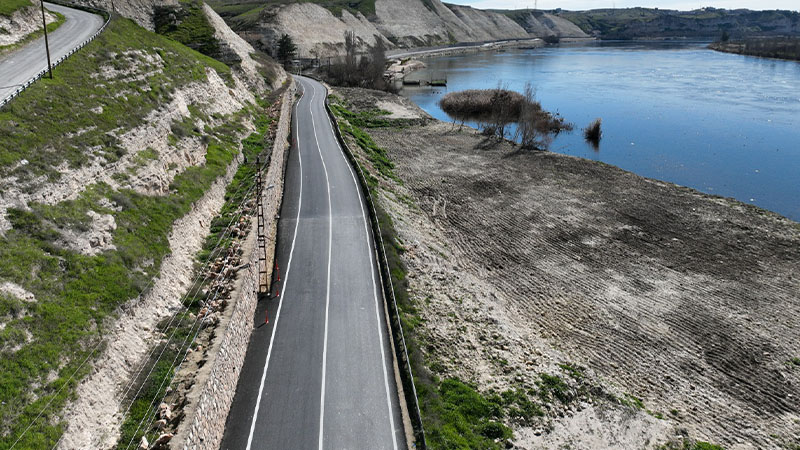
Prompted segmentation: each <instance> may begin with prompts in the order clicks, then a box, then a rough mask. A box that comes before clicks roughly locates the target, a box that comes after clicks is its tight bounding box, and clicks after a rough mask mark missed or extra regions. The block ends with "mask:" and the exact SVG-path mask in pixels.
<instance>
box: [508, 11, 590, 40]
mask: <svg viewBox="0 0 800 450" xmlns="http://www.w3.org/2000/svg"><path fill="white" fill-rule="evenodd" d="M509 16H511V17H513V18H514V20H515V21H516V22H517V23H518V24H519V25H520V26H522V28H524V29H525V31H527V32H528V33H529V34H531V35H534V36H538V37H547V36H555V37H559V38H586V37H589V35H587V34H586V33H585V32H584V31H583V30H581V29H580V27H579V26H577V25H575V24H574V23H572V22H570V21H569V20H567V19H564V18H563V17H558V16H554V15H552V14H548V13H546V12H542V11H525V12H521V11H520V12H517V11H515V12H511V13H509Z"/></svg>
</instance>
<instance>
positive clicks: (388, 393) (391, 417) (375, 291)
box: [320, 120, 397, 450]
mask: <svg viewBox="0 0 800 450" xmlns="http://www.w3.org/2000/svg"><path fill="white" fill-rule="evenodd" d="M328 125H329V126H330V128H331V133H332V134H333V137H334V141H336V146H337V147H338V148H339V154H340V155H341V156H342V159H343V160H344V164H345V165H346V166H347V169H348V170H349V171H350V176H351V177H352V178H353V184H354V185H355V188H356V192H358V193H359V195H358V203H359V205H360V206H361V217H362V218H363V219H364V232H365V233H366V238H367V239H366V243H367V257H368V259H369V267H370V274H371V275H372V293H373V296H374V298H375V318H376V319H377V324H378V337H379V338H380V339H379V341H378V342H380V348H381V363H382V364H383V383H384V386H385V387H386V404H387V406H388V407H389V423H390V426H391V430H392V447H393V448H394V450H397V437H396V436H395V428H394V414H393V412H392V397H391V389H389V377H388V374H387V370H386V353H385V351H384V349H383V343H384V340H383V327H382V326H381V315H380V307H379V305H378V301H379V300H378V285H377V283H376V282H375V266H374V262H373V257H374V254H373V253H372V248H371V246H370V241H369V234H370V233H369V226H368V225H367V215H366V213H365V211H364V201H363V200H362V198H361V194H360V190H359V188H358V182H357V181H356V174H355V173H354V172H353V168H352V167H350V161H348V160H347V158H346V157H345V156H344V149H342V147H341V146H340V145H339V140H338V139H336V133H335V132H334V130H333V123H332V121H331V120H328ZM320 448H322V447H321V446H320Z"/></svg>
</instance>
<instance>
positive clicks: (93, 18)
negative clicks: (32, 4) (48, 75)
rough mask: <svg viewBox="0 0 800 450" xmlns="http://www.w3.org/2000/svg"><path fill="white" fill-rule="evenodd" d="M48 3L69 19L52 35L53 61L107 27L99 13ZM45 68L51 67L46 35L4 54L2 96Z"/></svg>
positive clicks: (0, 72) (0, 80) (0, 79)
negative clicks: (45, 43) (45, 40)
mask: <svg viewBox="0 0 800 450" xmlns="http://www.w3.org/2000/svg"><path fill="white" fill-rule="evenodd" d="M44 5H45V8H47V9H48V10H50V11H55V12H57V13H60V14H63V15H64V17H65V18H66V20H65V21H64V23H63V24H62V25H61V26H60V27H58V29H57V30H56V31H54V32H53V33H50V34H48V39H49V41H50V59H51V60H52V61H55V60H56V59H58V58H60V57H62V56H64V55H66V54H67V53H69V52H70V50H72V49H73V48H75V47H77V46H78V44H80V43H81V42H83V41H85V40H86V39H88V38H89V37H90V36H91V35H92V34H94V32H95V31H97V30H99V29H100V27H102V26H103V18H102V17H100V16H98V15H97V14H92V13H88V12H86V11H81V10H78V9H72V8H67V7H65V6H60V5H54V4H52V3H47V2H45V4H44ZM45 68H47V54H46V53H45V48H44V37H41V38H39V39H37V40H35V41H33V42H31V43H29V44H28V45H26V46H24V47H22V48H20V49H19V50H16V51H14V52H12V53H10V54H8V55H5V56H3V57H0V99H4V98H6V96H7V95H9V94H11V93H12V92H14V91H15V90H17V88H18V87H19V85H21V84H22V83H25V82H26V81H28V80H29V79H30V78H31V77H33V76H35V75H36V74H37V73H39V72H40V71H41V70H42V69H45ZM55 73H56V72H55V71H54V74H55Z"/></svg>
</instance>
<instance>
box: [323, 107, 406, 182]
mask: <svg viewBox="0 0 800 450" xmlns="http://www.w3.org/2000/svg"><path fill="white" fill-rule="evenodd" d="M329 100H330V106H331V110H333V113H334V114H335V115H336V116H337V117H339V118H340V119H344V120H339V129H340V131H342V132H343V133H347V134H349V135H350V136H352V137H353V138H354V139H355V140H356V143H357V144H358V146H359V147H361V149H362V150H364V153H365V154H366V156H367V158H368V159H369V161H370V163H372V165H373V167H375V169H376V170H377V171H378V173H379V174H381V175H382V176H384V177H386V178H389V179H392V180H395V181H397V182H400V178H398V177H397V175H395V173H394V163H393V162H392V161H391V160H390V159H389V156H388V155H387V154H386V150H385V149H383V148H381V147H379V146H378V145H377V144H376V143H375V141H373V140H372V138H371V137H370V135H369V134H368V133H367V132H365V131H364V130H363V129H362V127H364V128H379V127H389V126H392V125H393V124H392V121H391V120H388V119H385V118H382V117H381V116H384V115H386V114H388V113H386V112H385V111H379V110H377V111H369V112H361V113H354V112H352V111H350V110H349V109H347V108H346V107H345V106H344V105H342V104H341V103H340V102H341V100H340V99H339V98H338V97H336V96H331V97H330V98H329ZM368 173H369V171H365V174H368ZM372 181H373V182H374V181H376V180H374V179H373V180H372Z"/></svg>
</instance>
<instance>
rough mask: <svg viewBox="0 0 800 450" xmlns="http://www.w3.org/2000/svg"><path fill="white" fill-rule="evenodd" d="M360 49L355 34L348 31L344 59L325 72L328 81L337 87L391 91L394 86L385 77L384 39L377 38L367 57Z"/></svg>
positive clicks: (345, 37)
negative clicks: (360, 53) (360, 52)
mask: <svg viewBox="0 0 800 450" xmlns="http://www.w3.org/2000/svg"><path fill="white" fill-rule="evenodd" d="M358 47H359V43H358V38H357V37H356V35H355V32H353V31H346V32H345V34H344V50H345V52H344V57H343V58H341V59H340V60H339V61H337V62H336V63H334V64H330V65H329V66H328V67H327V69H326V70H325V71H324V72H323V74H324V76H325V78H326V80H327V81H329V82H330V83H332V84H335V85H337V86H349V87H364V88H370V89H379V90H391V88H392V87H393V86H392V85H391V83H388V82H387V81H386V79H385V78H384V76H383V75H384V72H385V71H386V62H387V60H386V46H385V44H384V42H383V38H381V37H380V36H375V45H372V46H369V47H368V48H367V53H366V54H365V55H359V52H358Z"/></svg>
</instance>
